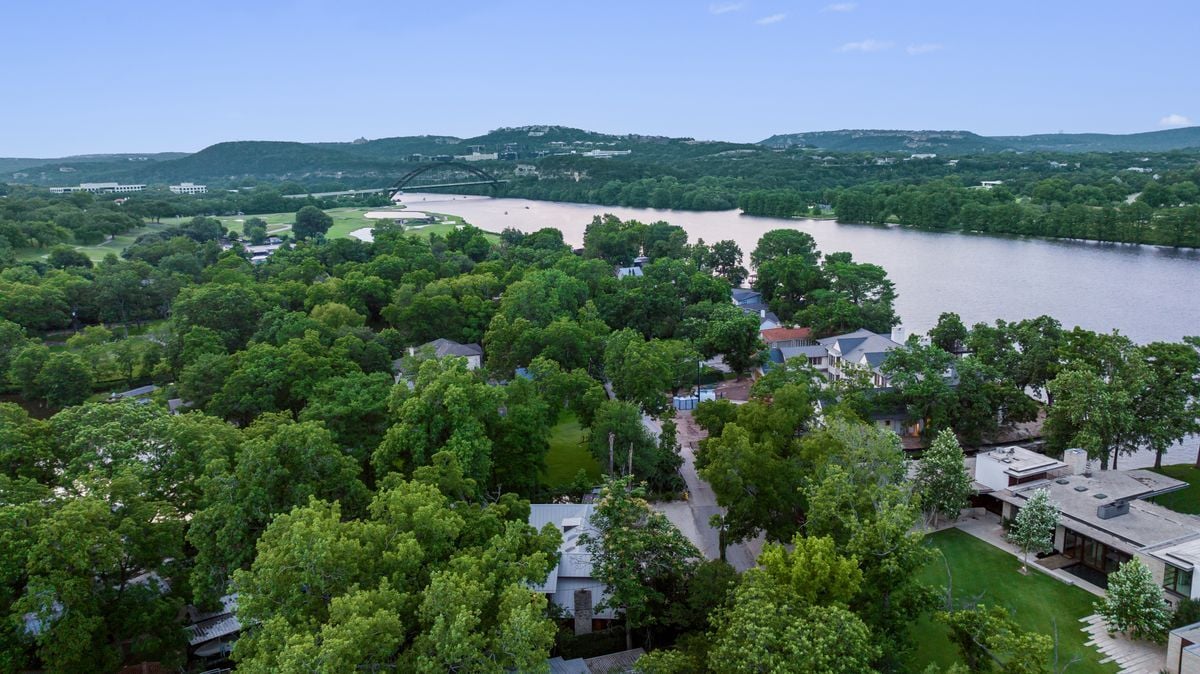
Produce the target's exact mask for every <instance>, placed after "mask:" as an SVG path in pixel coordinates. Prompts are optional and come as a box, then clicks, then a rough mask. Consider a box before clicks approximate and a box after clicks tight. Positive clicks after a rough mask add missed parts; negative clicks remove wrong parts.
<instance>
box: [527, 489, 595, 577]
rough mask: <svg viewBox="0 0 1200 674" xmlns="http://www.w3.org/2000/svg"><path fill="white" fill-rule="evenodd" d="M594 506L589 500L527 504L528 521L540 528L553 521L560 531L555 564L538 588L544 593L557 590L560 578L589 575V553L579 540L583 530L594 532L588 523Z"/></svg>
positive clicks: (590, 569)
mask: <svg viewBox="0 0 1200 674" xmlns="http://www.w3.org/2000/svg"><path fill="white" fill-rule="evenodd" d="M594 511H595V506H594V505H593V504H591V503H533V504H530V506H529V524H530V525H532V526H533V527H534V528H535V529H538V530H541V528H542V527H544V526H546V525H547V524H550V525H553V526H554V527H555V528H557V529H558V530H559V532H560V533H561V534H562V544H561V545H560V546H559V547H558V564H557V565H556V566H555V567H554V568H553V569H551V570H550V573H549V575H547V576H546V580H545V582H543V583H542V584H541V585H540V586H539V587H538V588H535V589H536V590H537V591H538V592H540V593H543V594H553V593H554V592H557V591H558V580H559V578H591V577H592V554H591V553H590V552H588V551H587V547H586V546H584V545H583V543H582V542H581V541H580V540H579V539H580V536H582V535H583V533H584V532H589V531H590V532H592V533H593V534H595V533H596V530H595V529H594V528H593V527H592V525H591V518H592V513H593V512H594Z"/></svg>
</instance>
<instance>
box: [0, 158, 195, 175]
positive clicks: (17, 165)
mask: <svg viewBox="0 0 1200 674" xmlns="http://www.w3.org/2000/svg"><path fill="white" fill-rule="evenodd" d="M186 156H188V153H186V152H152V153H147V154H128V153H126V154H81V155H75V156H72V157H55V158H40V159H39V158H34V157H0V182H2V181H3V180H4V178H6V177H8V176H6V175H5V174H8V173H14V172H21V171H27V170H30V169H37V168H40V167H44V166H54V167H56V170H57V167H59V166H62V167H65V168H68V169H72V168H73V169H76V170H78V167H79V166H80V165H83V164H87V165H93V164H105V165H108V164H113V165H120V166H133V165H135V164H140V163H143V162H156V161H168V160H171V159H179V158H180V157H186ZM70 172H71V171H66V172H65V173H70Z"/></svg>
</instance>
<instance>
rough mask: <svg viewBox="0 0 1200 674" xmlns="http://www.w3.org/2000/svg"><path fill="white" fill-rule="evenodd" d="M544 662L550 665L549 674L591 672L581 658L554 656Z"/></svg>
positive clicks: (585, 673)
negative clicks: (567, 658) (568, 658)
mask: <svg viewBox="0 0 1200 674" xmlns="http://www.w3.org/2000/svg"><path fill="white" fill-rule="evenodd" d="M546 664H548V665H550V674H591V670H589V669H588V666H587V663H586V662H584V661H583V658H574V659H572V660H563V659H562V658H561V657H557V656H556V657H553V658H550V659H549V660H547V661H546Z"/></svg>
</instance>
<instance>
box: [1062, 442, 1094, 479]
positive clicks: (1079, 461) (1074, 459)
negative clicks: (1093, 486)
mask: <svg viewBox="0 0 1200 674" xmlns="http://www.w3.org/2000/svg"><path fill="white" fill-rule="evenodd" d="M1063 463H1065V464H1067V467H1068V468H1070V470H1071V475H1084V474H1088V473H1091V471H1090V470H1088V455H1087V450H1084V449H1080V448H1078V447H1075V448H1072V449H1068V450H1067V451H1065V452H1063Z"/></svg>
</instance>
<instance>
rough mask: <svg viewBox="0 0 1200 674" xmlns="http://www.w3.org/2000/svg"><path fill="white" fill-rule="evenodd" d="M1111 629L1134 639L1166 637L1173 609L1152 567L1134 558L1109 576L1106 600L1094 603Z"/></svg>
mask: <svg viewBox="0 0 1200 674" xmlns="http://www.w3.org/2000/svg"><path fill="white" fill-rule="evenodd" d="M1095 608H1096V613H1098V614H1099V615H1100V617H1102V618H1104V624H1105V625H1106V626H1107V627H1108V631H1109V632H1110V633H1112V632H1122V633H1126V634H1128V635H1129V636H1131V637H1133V638H1134V639H1148V640H1150V641H1156V642H1162V641H1165V640H1166V636H1167V630H1168V629H1169V628H1170V626H1171V612H1170V610H1169V608H1168V607H1167V602H1166V600H1165V599H1163V591H1162V588H1161V587H1159V584H1158V583H1156V582H1155V581H1154V574H1152V573H1151V572H1150V567H1148V566H1146V564H1145V563H1144V562H1142V560H1141V559H1138V558H1137V557H1134V558H1132V559H1130V560H1129V561H1127V562H1125V563H1124V564H1122V565H1121V567H1120V568H1119V569H1117V570H1116V571H1114V572H1112V573H1111V574H1109V576H1108V588H1107V590H1106V591H1105V593H1104V601H1102V602H1097V603H1096V604H1095Z"/></svg>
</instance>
